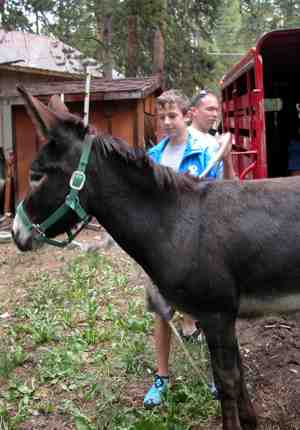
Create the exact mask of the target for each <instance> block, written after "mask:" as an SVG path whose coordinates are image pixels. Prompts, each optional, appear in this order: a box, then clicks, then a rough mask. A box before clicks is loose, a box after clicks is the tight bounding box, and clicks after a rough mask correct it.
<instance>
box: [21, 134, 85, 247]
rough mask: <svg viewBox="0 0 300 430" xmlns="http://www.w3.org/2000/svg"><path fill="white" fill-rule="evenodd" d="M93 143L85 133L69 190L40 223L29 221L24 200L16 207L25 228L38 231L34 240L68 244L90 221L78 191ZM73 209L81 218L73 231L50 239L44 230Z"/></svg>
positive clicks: (61, 244)
mask: <svg viewBox="0 0 300 430" xmlns="http://www.w3.org/2000/svg"><path fill="white" fill-rule="evenodd" d="M92 144H93V136H90V135H87V136H86V137H85V140H84V145H83V150H82V154H81V157H80V161H79V165H78V169H77V170H75V171H74V172H73V173H72V176H71V179H70V184H69V185H70V189H71V191H70V192H69V194H68V195H67V196H66V198H65V201H64V203H63V204H62V205H61V206H60V207H59V208H58V209H56V210H55V211H54V212H53V213H52V214H51V215H50V216H49V217H48V218H46V220H45V221H43V222H42V223H41V224H33V223H32V222H31V221H30V218H29V217H28V215H27V213H26V211H25V209H24V201H21V202H20V204H19V205H18V207H17V210H16V213H17V215H18V216H19V217H20V218H21V220H22V222H23V225H24V226H25V228H26V229H27V230H28V231H29V232H32V231H33V230H34V231H35V232H37V233H38V236H36V237H35V239H36V240H38V241H41V242H45V243H48V244H50V245H54V246H58V247H60V248H63V247H64V246H66V245H68V244H69V243H70V242H72V240H73V239H74V238H75V237H76V236H77V235H78V233H80V231H81V230H82V229H83V227H84V226H85V225H86V224H87V223H89V222H90V220H91V216H90V215H88V214H87V213H86V211H85V210H84V209H83V207H82V206H81V204H80V200H79V195H78V194H79V191H80V190H82V188H83V187H84V184H85V181H86V176H85V170H86V167H87V164H88V161H89V156H90V152H91V148H92ZM70 209H71V210H73V211H74V212H75V213H76V214H77V215H78V217H79V218H80V220H81V223H80V225H79V227H78V228H77V230H76V231H75V232H72V231H71V230H69V231H67V232H66V233H67V235H68V239H66V240H56V239H50V238H48V237H47V236H46V231H47V230H48V229H49V228H50V227H51V226H53V225H54V224H55V223H56V222H57V221H59V220H60V219H61V218H62V217H63V216H64V215H65V214H66V213H67V212H69V210H70Z"/></svg>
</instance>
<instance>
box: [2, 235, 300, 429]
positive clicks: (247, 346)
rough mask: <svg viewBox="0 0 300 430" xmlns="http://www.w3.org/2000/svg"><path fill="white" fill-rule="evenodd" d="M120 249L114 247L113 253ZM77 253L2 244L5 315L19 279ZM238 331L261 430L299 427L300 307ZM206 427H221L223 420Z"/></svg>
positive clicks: (91, 238) (17, 294)
mask: <svg viewBox="0 0 300 430" xmlns="http://www.w3.org/2000/svg"><path fill="white" fill-rule="evenodd" d="M99 235H100V239H101V233H99V232H95V231H91V230H88V231H87V230H86V231H84V232H83V233H82V234H81V236H80V240H81V241H82V243H85V244H88V243H95V241H96V242H97V241H98V239H99ZM95 238H96V239H95ZM116 248H117V247H112V248H111V249H110V251H109V252H110V253H111V256H112V257H113V256H114V253H115V252H116ZM76 252H78V251H77V249H74V250H69V251H68V252H67V253H66V252H65V251H62V250H60V249H56V248H50V247H48V251H46V252H42V253H36V254H33V253H29V254H21V253H20V252H19V251H18V250H17V249H16V248H15V246H14V245H13V244H12V243H11V242H8V243H0V318H5V315H6V313H9V312H10V310H11V306H16V305H18V302H19V303H21V302H22V296H23V295H24V290H22V288H24V286H23V287H21V288H19V287H18V284H19V282H18V280H19V279H20V278H21V277H22V276H23V275H24V274H26V273H33V272H34V271H35V270H39V271H43V270H49V269H50V268H51V269H55V268H56V266H59V265H61V264H64V263H65V262H66V259H68V258H71V257H72V256H73V255H74V254H75V253H76ZM106 252H107V251H106ZM58 255H61V259H60V258H57V256H58ZM238 333H239V341H240V346H241V350H242V355H243V361H244V367H245V374H246V378H247V383H248V387H249V391H250V393H251V397H252V398H253V400H254V404H255V408H256V410H257V413H258V416H259V422H260V426H259V429H260V430H263V429H265V430H266V429H269V430H272V429H274V430H277V429H278V430H279V429H280V430H300V312H299V313H297V314H294V315H292V316H284V315H281V316H276V317H267V318H261V319H257V320H253V321H248V320H244V321H239V322H238ZM0 337H1V333H0ZM141 395H142V394H141ZM141 401H142V399H141ZM202 428H203V430H212V429H216V428H219V422H218V424H217V423H216V425H215V426H214V425H213V424H212V423H211V424H209V426H208V427H205V428H204V427H201V429H202Z"/></svg>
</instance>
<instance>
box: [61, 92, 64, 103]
mask: <svg viewBox="0 0 300 430" xmlns="http://www.w3.org/2000/svg"><path fill="white" fill-rule="evenodd" d="M60 100H61V102H62V103H64V102H65V95H64V93H61V94H60Z"/></svg>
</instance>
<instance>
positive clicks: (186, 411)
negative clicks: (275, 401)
mask: <svg viewBox="0 0 300 430" xmlns="http://www.w3.org/2000/svg"><path fill="white" fill-rule="evenodd" d="M138 270H139V269H138V268H137V267H136V265H135V264H134V263H132V262H129V263H128V264H125V265H124V264H123V263H122V264H121V263H120V262H117V261H112V260H110V259H109V258H108V257H106V256H101V255H100V254H97V253H86V254H82V255H79V256H78V257H76V258H74V259H73V260H72V261H71V263H70V264H69V265H67V266H66V268H65V269H64V270H63V271H61V272H60V273H59V274H58V273H57V272H56V273H55V274H54V273H53V274H51V273H46V274H36V275H34V276H32V277H31V278H30V279H24V280H23V282H24V287H25V286H26V291H27V295H26V297H25V298H24V299H22V306H20V304H18V307H16V309H15V312H14V318H12V319H11V320H10V321H9V323H8V322H7V323H6V324H3V327H2V328H3V330H4V336H2V338H1V344H0V386H1V390H0V430H7V429H9V430H18V429H20V430H21V429H22V426H23V425H24V424H26V423H27V424H28V423H30V425H31V426H32V427H31V428H35V429H36V430H38V428H39V427H38V425H39V424H38V423H40V422H42V421H43V422H44V424H45V423H47V422H48V420H49V419H50V418H51V417H59V419H63V422H64V423H65V424H66V426H67V425H68V426H69V427H68V428H70V426H71V428H74V429H75V430H110V429H111V430H116V429H118V430H152V429H153V430H160V429H161V430H188V429H196V428H197V425H199V423H205V422H206V421H207V420H208V418H209V417H210V416H211V415H216V414H218V413H219V405H218V402H215V401H214V400H213V399H212V397H211V395H210V392H209V390H208V389H207V387H206V386H205V385H203V384H201V383H200V382H197V376H196V375H195V374H194V373H193V369H192V368H191V366H190V365H189V363H188V361H187V360H186V358H185V356H184V354H183V352H182V351H181V349H180V347H178V346H176V345H175V348H174V351H173V352H172V358H171V365H172V370H173V375H174V376H173V378H172V381H173V384H172V388H171V390H170V391H169V393H168V396H167V398H166V402H165V404H164V406H163V407H161V408H159V410H150V411H149V410H145V409H144V408H143V406H142V400H143V395H144V393H145V391H146V389H147V388H148V386H149V384H150V383H151V382H152V377H153V373H154V366H155V360H154V352H153V346H152V340H151V339H150V335H151V332H152V329H153V320H152V316H151V315H150V314H145V312H144V303H143V291H142V289H141V288H139V287H136V286H135V285H132V284H133V282H130V276H131V275H132V273H138ZM0 328H1V327H0ZM3 330H2V333H3ZM190 352H191V353H192V354H193V356H194V358H195V360H196V362H197V364H198V365H199V366H200V367H202V368H203V369H204V371H206V369H207V365H208V358H207V350H206V348H205V347H202V348H199V347H197V346H190ZM35 423H36V424H35Z"/></svg>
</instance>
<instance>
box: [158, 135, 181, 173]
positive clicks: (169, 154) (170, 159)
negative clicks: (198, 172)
mask: <svg viewBox="0 0 300 430" xmlns="http://www.w3.org/2000/svg"><path fill="white" fill-rule="evenodd" d="M185 148H186V143H183V144H182V143H179V144H174V143H171V142H169V143H168V144H167V146H166V147H165V149H164V152H163V153H162V157H161V161H160V164H162V165H163V166H168V167H172V169H174V170H175V172H178V170H179V166H180V164H181V161H182V159H183V154H184V151H185Z"/></svg>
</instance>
